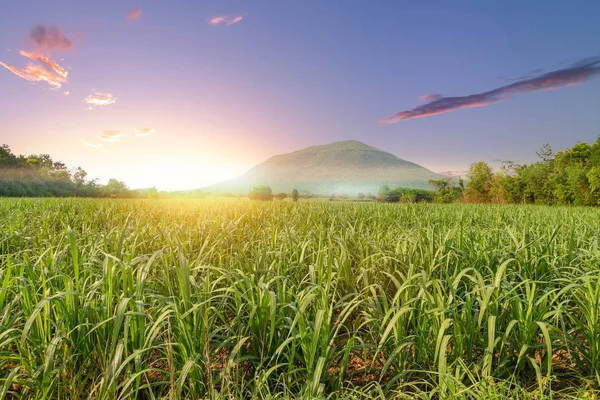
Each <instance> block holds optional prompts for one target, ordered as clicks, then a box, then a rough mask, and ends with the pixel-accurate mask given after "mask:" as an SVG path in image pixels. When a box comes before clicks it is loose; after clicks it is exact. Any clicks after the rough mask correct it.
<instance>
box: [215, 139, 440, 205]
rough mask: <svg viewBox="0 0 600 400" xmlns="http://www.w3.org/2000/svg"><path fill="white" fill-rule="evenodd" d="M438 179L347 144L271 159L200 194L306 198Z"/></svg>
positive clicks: (415, 167) (413, 185)
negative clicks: (257, 190)
mask: <svg viewBox="0 0 600 400" xmlns="http://www.w3.org/2000/svg"><path fill="white" fill-rule="evenodd" d="M441 178H443V176H441V175H439V174H436V173H434V172H432V171H430V170H428V169H426V168H423V167H421V166H420V165H418V164H415V163H412V162H410V161H406V160H402V159H401V158H398V157H396V156H395V155H393V154H391V153H388V152H385V151H383V150H380V149H378V148H375V147H372V146H368V145H366V144H364V143H362V142H359V141H355V140H350V141H342V142H334V143H330V144H326V145H321V146H312V147H308V148H305V149H302V150H298V151H295V152H292V153H287V154H281V155H277V156H274V157H271V158H269V159H268V160H266V161H265V162H263V163H261V164H258V165H257V166H255V167H254V168H252V169H251V170H249V171H248V172H247V173H245V174H244V175H242V176H240V177H239V178H237V179H233V180H230V181H227V182H223V183H219V184H216V185H212V186H208V187H206V188H204V189H205V190H208V191H212V192H214V191H221V192H232V193H243V192H247V191H249V190H250V189H251V188H252V187H253V186H254V185H268V186H270V187H271V188H272V189H273V192H289V191H291V190H292V189H294V188H295V189H298V190H300V191H309V192H312V193H323V194H329V193H336V194H342V193H346V194H355V193H358V192H365V193H366V192H371V193H375V192H377V190H378V189H379V187H381V186H382V185H386V184H387V185H389V186H390V187H396V186H402V187H409V188H421V189H425V188H428V181H429V179H441Z"/></svg>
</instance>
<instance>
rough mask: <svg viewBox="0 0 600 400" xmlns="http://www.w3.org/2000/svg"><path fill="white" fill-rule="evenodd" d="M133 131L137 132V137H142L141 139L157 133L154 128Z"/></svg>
mask: <svg viewBox="0 0 600 400" xmlns="http://www.w3.org/2000/svg"><path fill="white" fill-rule="evenodd" d="M133 131H134V132H135V136H140V137H142V136H150V135H152V134H153V133H154V132H155V130H154V128H142V129H134V130H133Z"/></svg>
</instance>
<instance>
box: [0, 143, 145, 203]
mask: <svg viewBox="0 0 600 400" xmlns="http://www.w3.org/2000/svg"><path fill="white" fill-rule="evenodd" d="M86 178H87V172H85V170H83V169H82V168H81V167H77V168H74V169H69V168H67V166H66V165H65V164H64V163H62V162H59V161H54V160H53V159H52V157H50V155H48V154H31V155H15V154H13V153H12V151H11V149H10V147H9V146H8V145H6V144H4V145H2V147H0V196H6V197H75V196H76V197H137V195H138V194H137V193H136V192H134V191H131V190H129V188H128V187H127V185H125V183H124V182H121V181H118V180H116V179H110V180H109V181H108V184H106V185H100V184H98V183H97V180H96V179H91V180H88V179H86Z"/></svg>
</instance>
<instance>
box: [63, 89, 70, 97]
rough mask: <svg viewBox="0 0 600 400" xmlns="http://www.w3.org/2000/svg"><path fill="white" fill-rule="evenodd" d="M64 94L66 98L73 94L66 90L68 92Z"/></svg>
mask: <svg viewBox="0 0 600 400" xmlns="http://www.w3.org/2000/svg"><path fill="white" fill-rule="evenodd" d="M63 94H64V95H65V96H68V95H70V94H71V92H69V91H68V90H66V91H64V92H63Z"/></svg>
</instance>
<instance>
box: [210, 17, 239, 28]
mask: <svg viewBox="0 0 600 400" xmlns="http://www.w3.org/2000/svg"><path fill="white" fill-rule="evenodd" d="M243 18H244V17H242V16H241V15H238V16H228V15H220V16H218V17H213V18H211V19H210V20H209V21H208V23H209V24H211V25H225V26H230V25H233V24H237V23H238V22H240V21H241V20H242V19H243Z"/></svg>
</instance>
